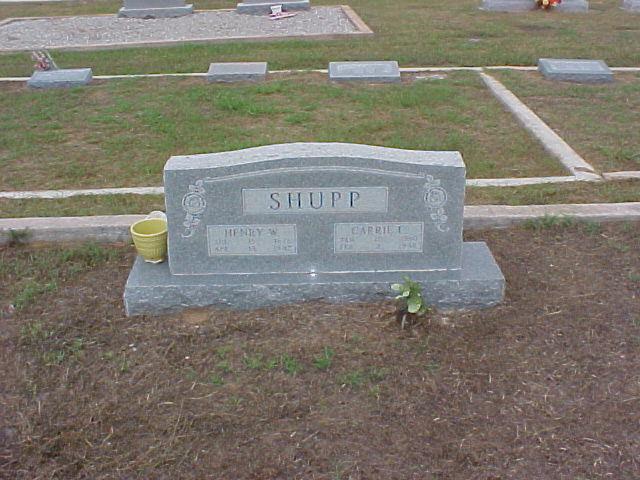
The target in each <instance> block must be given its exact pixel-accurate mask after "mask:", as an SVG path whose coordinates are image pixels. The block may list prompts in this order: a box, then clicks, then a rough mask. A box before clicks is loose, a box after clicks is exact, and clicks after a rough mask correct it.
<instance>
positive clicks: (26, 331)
mask: <svg viewBox="0 0 640 480" xmlns="http://www.w3.org/2000/svg"><path fill="white" fill-rule="evenodd" d="M51 334H52V332H48V331H46V330H45V329H44V326H43V324H42V322H40V321H35V320H34V321H31V322H29V323H27V324H25V325H23V326H22V328H21V329H20V341H21V342H22V343H23V344H25V345H34V344H37V343H39V342H41V341H42V340H45V339H47V338H49V337H50V336H51Z"/></svg>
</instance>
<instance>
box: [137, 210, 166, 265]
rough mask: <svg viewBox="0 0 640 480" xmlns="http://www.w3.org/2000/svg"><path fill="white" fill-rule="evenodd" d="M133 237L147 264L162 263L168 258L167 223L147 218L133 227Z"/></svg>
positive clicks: (160, 219) (162, 220)
mask: <svg viewBox="0 0 640 480" xmlns="http://www.w3.org/2000/svg"><path fill="white" fill-rule="evenodd" d="M131 237H132V238H133V244H134V245H135V246H136V250H137V251H138V254H139V255H142V258H144V261H145V262H149V263H160V262H162V261H164V259H165V258H166V257H167V221H166V220H164V219H162V218H146V219H144V220H140V221H139V222H136V223H134V224H133V225H131Z"/></svg>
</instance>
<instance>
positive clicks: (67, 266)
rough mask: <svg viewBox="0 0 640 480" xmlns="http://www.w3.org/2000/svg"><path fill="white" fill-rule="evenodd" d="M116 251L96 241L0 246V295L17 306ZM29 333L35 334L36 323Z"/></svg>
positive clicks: (19, 307)
mask: <svg viewBox="0 0 640 480" xmlns="http://www.w3.org/2000/svg"><path fill="white" fill-rule="evenodd" d="M116 254H117V252H116V251H115V250H113V249H108V248H103V247H100V246H98V245H95V244H85V245H81V246H74V247H69V248H64V247H58V248H51V249H47V250H24V251H23V250H21V249H19V248H18V249H15V248H13V249H11V248H4V249H0V285H1V287H0V297H2V298H3V299H6V300H8V301H9V302H10V303H11V304H12V305H13V306H14V307H15V309H16V310H22V309H24V308H26V307H28V306H29V305H31V304H33V303H34V302H36V301H37V300H38V298H40V297H41V296H42V295H44V294H46V293H48V292H54V291H56V290H57V289H58V288H59V286H60V285H61V284H62V283H64V282H65V281H67V280H68V279H70V278H72V277H74V276H76V275H78V274H81V273H83V272H85V271H88V270H90V269H92V268H95V267H97V266H99V265H103V264H104V263H106V262H108V261H110V260H112V259H113V258H114V257H115V255H116ZM30 328H31V330H29V331H28V332H27V335H26V336H28V337H34V336H37V326H32V327H30Z"/></svg>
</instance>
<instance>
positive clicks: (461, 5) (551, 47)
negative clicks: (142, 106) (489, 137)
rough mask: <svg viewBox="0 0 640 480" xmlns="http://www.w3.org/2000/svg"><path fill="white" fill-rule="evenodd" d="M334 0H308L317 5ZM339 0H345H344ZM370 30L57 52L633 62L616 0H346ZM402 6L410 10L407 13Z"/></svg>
mask: <svg viewBox="0 0 640 480" xmlns="http://www.w3.org/2000/svg"><path fill="white" fill-rule="evenodd" d="M236 3H237V2H235V1H232V0H224V1H221V0H215V1H214V0H200V1H198V2H196V8H198V9H202V10H204V9H217V8H234V7H235V5H236ZM336 3H340V2H333V1H327V0H321V1H314V2H313V5H314V6H319V5H335V4H336ZM343 3H345V2H343ZM346 3H348V5H350V6H351V7H352V8H353V9H354V10H355V12H356V13H357V14H358V15H359V16H360V17H361V18H362V20H363V21H364V22H365V23H366V24H367V25H368V26H369V27H370V28H371V29H372V30H373V31H374V32H375V35H374V36H372V37H369V38H357V39H354V38H351V39H342V40H339V41H315V40H310V41H300V40H297V41H286V42H277V41H276V42H268V43H264V42H259V43H256V42H245V43H238V42H234V43H227V44H224V43H223V44H203V45H195V44H184V45H179V46H172V47H166V48H129V49H118V50H110V51H82V52H79V51H76V52H72V51H65V52H63V51H61V52H56V54H55V55H56V59H57V60H58V63H59V64H60V65H64V66H65V67H67V68H71V67H74V66H75V67H86V66H92V67H93V68H94V73H95V74H97V75H99V74H117V73H156V72H163V71H167V67H168V66H171V68H170V70H171V71H175V72H202V71H206V69H207V67H208V65H209V63H210V62H212V61H218V62H225V61H248V60H253V61H256V60H260V61H268V62H269V64H270V68H272V69H290V68H326V65H327V64H328V63H329V62H330V61H338V60H388V59H392V60H397V61H398V62H399V63H400V65H402V66H411V65H416V66H427V65H534V64H535V63H536V62H537V60H538V58H540V57H541V56H543V55H542V54H543V52H544V56H546V57H551V58H592V57H593V55H594V52H595V53H597V57H598V58H602V59H604V60H605V61H607V63H608V64H609V65H612V66H638V65H640V52H639V51H638V49H637V40H638V35H639V34H640V33H639V29H640V27H638V22H637V16H636V15H631V14H629V13H628V12H625V11H623V10H621V9H620V8H619V7H620V2H618V1H611V0H592V1H591V2H590V12H589V13H588V14H557V15H556V14H553V13H552V14H545V13H544V12H531V13H524V14H517V15H509V14H496V13H492V12H482V11H479V10H478V6H479V4H480V1H479V0H456V1H455V2H453V1H450V2H442V1H438V0H426V1H419V0H398V1H393V2H389V1H385V0H353V1H350V2H346ZM120 6H121V2H119V1H118V0H109V1H101V0H98V1H89V0H84V1H79V2H64V3H55V4H48V5H43V4H40V5H38V4H36V5H29V4H23V5H2V8H0V21H1V20H2V18H9V17H26V16H47V15H51V16H55V15H87V14H115V12H116V11H117V10H118V8H119V7H120ZM407 12H410V14H409V15H408V14H407ZM31 63H32V62H31V61H30V60H29V58H28V56H25V55H24V54H16V53H12V54H2V55H0V75H2V76H18V75H25V76H28V75H30V74H31V70H32V65H31Z"/></svg>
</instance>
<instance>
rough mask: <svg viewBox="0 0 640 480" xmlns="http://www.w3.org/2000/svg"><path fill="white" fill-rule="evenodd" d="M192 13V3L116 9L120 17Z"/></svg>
mask: <svg viewBox="0 0 640 480" xmlns="http://www.w3.org/2000/svg"><path fill="white" fill-rule="evenodd" d="M192 13H193V5H185V6H180V7H168V8H126V7H122V8H121V9H120V10H118V17H120V18H173V17H184V16H185V15H190V14H192Z"/></svg>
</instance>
